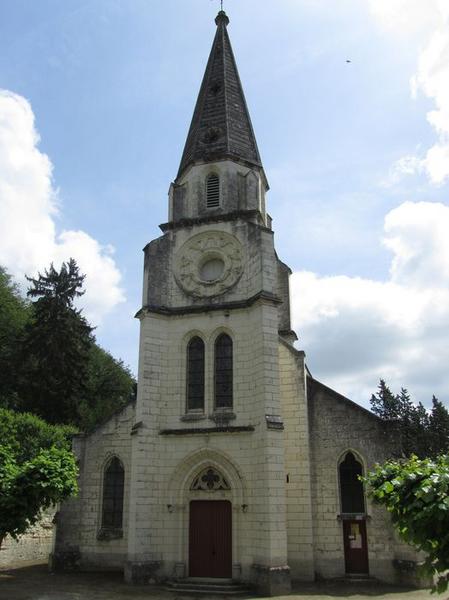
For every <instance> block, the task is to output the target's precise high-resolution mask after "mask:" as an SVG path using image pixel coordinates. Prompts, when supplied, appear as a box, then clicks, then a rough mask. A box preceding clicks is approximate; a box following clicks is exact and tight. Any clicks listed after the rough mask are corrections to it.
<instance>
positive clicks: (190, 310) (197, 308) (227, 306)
mask: <svg viewBox="0 0 449 600" xmlns="http://www.w3.org/2000/svg"><path fill="white" fill-rule="evenodd" d="M259 301H260V302H266V303H269V304H282V300H281V299H280V298H279V296H275V295H274V294H270V293H269V292H259V293H258V294H255V295H254V296H252V297H251V298H248V299H247V300H236V301H234V302H220V303H216V304H215V303H214V304H201V305H192V306H179V307H178V306H177V307H169V306H156V305H152V304H147V305H146V306H143V307H142V308H141V309H140V310H139V311H138V312H137V313H136V314H135V315H134V316H135V318H136V319H140V318H141V317H143V316H144V315H145V314H146V313H156V314H159V315H188V314H195V313H203V312H210V311H217V310H235V309H238V308H249V307H250V306H252V305H253V304H255V303H256V302H259Z"/></svg>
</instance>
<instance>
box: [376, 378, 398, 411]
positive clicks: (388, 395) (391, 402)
mask: <svg viewBox="0 0 449 600" xmlns="http://www.w3.org/2000/svg"><path fill="white" fill-rule="evenodd" d="M370 402H371V410H372V411H373V413H374V414H375V415H377V416H378V417H380V418H381V419H385V420H387V421H395V420H397V419H399V418H400V414H401V411H400V403H399V400H398V397H397V396H395V395H394V394H393V392H392V391H391V390H390V388H389V387H388V385H387V384H386V383H385V380H384V379H381V380H380V381H379V385H378V390H377V393H376V394H372V396H371V400H370Z"/></svg>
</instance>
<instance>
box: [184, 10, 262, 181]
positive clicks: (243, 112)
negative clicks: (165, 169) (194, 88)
mask: <svg viewBox="0 0 449 600" xmlns="http://www.w3.org/2000/svg"><path fill="white" fill-rule="evenodd" d="M215 23H216V24H217V32H216V34H215V39H214V42H213V44H212V50H211V53H210V56H209V60H208V63H207V67H206V72H205V73H204V77H203V82H202V84H201V88H200V93H199V95H198V100H197V102H196V106H195V111H194V113H193V118H192V122H191V124H190V129H189V133H188V135H187V141H186V145H185V147H184V152H183V154H182V158H181V164H180V166H179V171H178V177H180V176H181V175H182V173H183V172H184V171H185V169H186V168H187V167H188V166H189V165H191V164H193V163H195V162H196V161H199V160H201V161H214V160H219V159H222V158H230V159H232V160H237V161H243V162H245V163H248V164H249V165H253V166H257V167H262V163H261V160H260V156H259V151H258V149H257V143H256V138H255V136H254V131H253V128H252V125H251V119H250V116H249V113H248V108H247V106H246V101H245V96H244V94H243V89H242V84H241V83H240V77H239V74H238V71H237V65H236V63H235V59H234V54H233V52H232V48H231V42H230V40H229V35H228V32H227V25H228V23H229V18H228V16H227V15H226V13H225V12H224V11H223V10H221V11H220V12H219V13H218V15H217V17H216V19H215Z"/></svg>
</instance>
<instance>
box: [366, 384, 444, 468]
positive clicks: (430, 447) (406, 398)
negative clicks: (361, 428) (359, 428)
mask: <svg viewBox="0 0 449 600" xmlns="http://www.w3.org/2000/svg"><path fill="white" fill-rule="evenodd" d="M432 403H433V408H432V411H431V412H430V413H429V411H427V410H426V408H425V406H424V405H423V404H422V403H421V402H419V403H418V404H414V403H413V402H412V400H411V398H410V395H409V393H408V391H407V390H406V389H405V388H401V392H400V394H398V395H394V394H393V393H392V391H391V390H390V388H389V387H388V386H387V385H386V383H385V381H384V380H383V379H381V380H380V383H379V387H378V391H377V393H376V395H374V394H373V395H372V396H371V410H372V411H373V412H374V414H376V415H377V416H378V417H380V418H381V419H384V420H389V421H393V424H394V428H395V431H396V435H397V439H398V442H399V445H400V448H401V452H402V454H403V455H404V456H411V455H412V454H416V455H417V456H418V457H420V458H425V457H431V456H433V457H435V456H438V454H441V453H444V452H447V451H448V450H449V412H448V410H447V409H446V407H445V406H444V405H443V404H442V403H441V402H440V401H439V400H437V399H436V398H435V396H434V397H433V399H432Z"/></svg>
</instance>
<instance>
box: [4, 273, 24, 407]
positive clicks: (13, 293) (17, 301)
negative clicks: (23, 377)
mask: <svg viewBox="0 0 449 600" xmlns="http://www.w3.org/2000/svg"><path fill="white" fill-rule="evenodd" d="M29 315H30V310H29V306H28V305H27V303H26V302H25V301H24V300H23V298H22V297H21V296H20V292H19V289H18V287H17V285H16V284H14V283H13V281H12V278H11V276H10V275H8V273H7V272H6V270H5V269H4V268H3V267H0V406H3V407H6V408H7V407H10V408H14V407H16V406H17V405H18V403H19V399H18V395H17V378H18V369H17V363H18V360H17V356H18V352H19V347H20V339H21V335H22V333H23V329H24V327H25V323H26V322H27V320H28V318H29Z"/></svg>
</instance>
